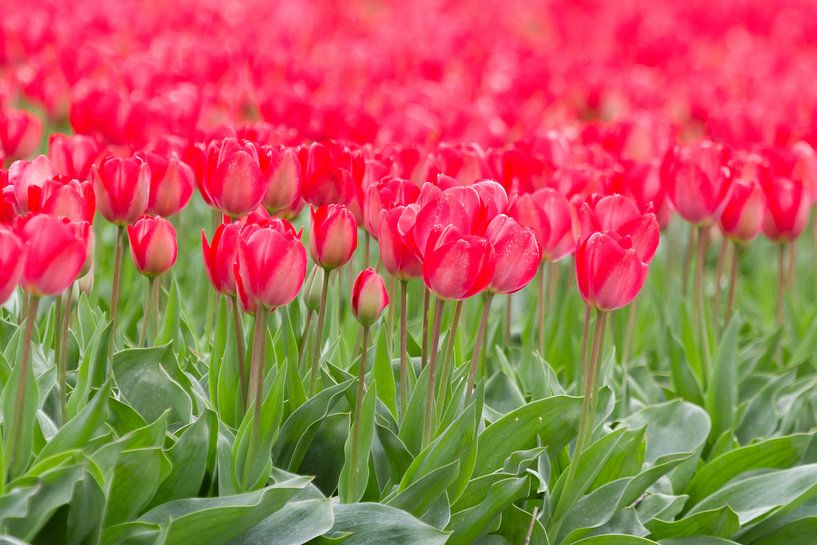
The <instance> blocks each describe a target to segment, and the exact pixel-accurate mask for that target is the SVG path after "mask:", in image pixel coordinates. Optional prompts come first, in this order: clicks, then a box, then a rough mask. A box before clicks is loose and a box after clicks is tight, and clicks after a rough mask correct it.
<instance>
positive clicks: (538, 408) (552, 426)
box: [474, 396, 581, 476]
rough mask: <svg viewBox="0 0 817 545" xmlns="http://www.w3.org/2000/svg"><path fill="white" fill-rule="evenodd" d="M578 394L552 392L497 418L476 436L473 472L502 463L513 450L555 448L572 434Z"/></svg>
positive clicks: (577, 410) (482, 470) (476, 474)
mask: <svg viewBox="0 0 817 545" xmlns="http://www.w3.org/2000/svg"><path fill="white" fill-rule="evenodd" d="M580 410H581V398H578V397H568V396H555V397H549V398H547V399H540V400H539V401H534V402H532V403H528V404H527V405H524V406H523V407H520V408H518V409H516V410H515V411H513V412H511V413H508V414H507V415H505V416H504V417H502V418H501V419H499V420H497V421H496V422H494V423H493V424H491V425H490V426H488V427H487V428H486V429H485V431H483V432H482V433H481V434H480V436H479V447H478V448H479V456H478V457H477V465H476V467H475V468H474V475H475V476H478V475H485V474H487V473H490V472H492V471H496V470H497V469H499V468H501V467H502V464H503V462H504V461H505V459H506V458H507V457H508V456H510V455H511V454H513V453H514V452H516V451H519V450H524V449H527V448H530V447H532V446H535V445H536V438H537V436H538V437H539V438H540V439H541V445H543V446H546V447H548V449H549V450H550V451H551V452H558V451H559V450H561V449H562V447H564V445H566V444H567V442H568V441H570V440H571V439H572V438H573V436H574V435H575V434H576V429H577V427H578V424H579V412H580Z"/></svg>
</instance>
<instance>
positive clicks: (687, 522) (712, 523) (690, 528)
mask: <svg viewBox="0 0 817 545" xmlns="http://www.w3.org/2000/svg"><path fill="white" fill-rule="evenodd" d="M646 526H647V528H648V529H649V530H650V532H651V533H650V537H652V538H653V539H666V538H670V537H673V538H674V537H686V536H697V535H710V536H715V537H724V538H725V537H730V536H732V535H734V534H735V532H737V531H738V528H740V521H739V520H738V515H737V513H735V512H734V511H733V510H732V509H731V508H730V507H729V506H725V507H721V508H718V509H711V510H709V511H699V512H698V513H695V514H693V515H690V516H687V517H685V518H683V519H681V520H677V521H673V522H670V521H663V520H659V519H653V520H652V521H650V522H648V523H647V525H646Z"/></svg>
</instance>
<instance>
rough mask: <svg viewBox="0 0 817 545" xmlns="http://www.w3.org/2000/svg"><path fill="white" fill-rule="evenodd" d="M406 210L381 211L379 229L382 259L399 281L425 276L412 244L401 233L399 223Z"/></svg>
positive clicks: (390, 272) (397, 208)
mask: <svg viewBox="0 0 817 545" xmlns="http://www.w3.org/2000/svg"><path fill="white" fill-rule="evenodd" d="M405 210H406V207H405V206H396V207H394V208H391V209H389V210H381V211H380V222H379V224H378V227H377V232H378V239H377V243H378V245H379V247H380V259H381V260H382V261H383V266H384V267H385V268H386V270H387V271H388V272H389V274H390V275H392V276H394V277H395V278H397V279H398V280H409V279H411V278H419V277H420V276H421V275H422V274H423V264H422V263H421V262H420V259H419V258H418V257H417V254H416V253H415V252H414V250H413V249H412V243H411V242H410V241H409V240H407V237H406V236H405V235H404V234H402V233H401V232H400V228H399V222H400V218H401V217H402V215H403V212H404V211H405Z"/></svg>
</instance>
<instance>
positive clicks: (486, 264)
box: [423, 226, 496, 301]
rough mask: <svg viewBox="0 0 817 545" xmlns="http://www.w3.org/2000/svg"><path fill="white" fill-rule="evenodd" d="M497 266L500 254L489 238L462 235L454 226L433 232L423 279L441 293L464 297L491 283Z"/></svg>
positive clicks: (429, 287) (453, 297) (424, 262)
mask: <svg viewBox="0 0 817 545" xmlns="http://www.w3.org/2000/svg"><path fill="white" fill-rule="evenodd" d="M495 270H496V254H495V252H494V248H493V247H492V246H491V244H490V243H489V242H488V241H487V240H486V239H485V238H483V237H478V236H474V235H465V236H462V235H460V234H459V232H458V231H457V229H456V228H454V227H450V226H449V227H446V228H444V229H443V231H442V232H441V233H439V234H437V233H433V234H432V235H431V237H430V240H429V245H428V248H427V249H426V255H425V258H424V260H423V280H424V282H425V285H426V287H428V289H429V290H431V291H432V292H433V293H434V294H435V295H437V296H438V297H440V298H442V299H450V300H457V301H460V300H462V299H467V298H469V297H471V296H472V295H476V294H477V293H479V292H481V291H482V290H484V289H485V288H487V287H488V285H489V284H490V283H491V279H492V278H493V277H494V272H495Z"/></svg>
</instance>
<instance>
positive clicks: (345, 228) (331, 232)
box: [309, 204, 357, 271]
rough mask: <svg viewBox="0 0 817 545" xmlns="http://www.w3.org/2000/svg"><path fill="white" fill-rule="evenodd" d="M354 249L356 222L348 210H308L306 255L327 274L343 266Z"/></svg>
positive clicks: (334, 206)
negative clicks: (308, 222) (309, 224)
mask: <svg viewBox="0 0 817 545" xmlns="http://www.w3.org/2000/svg"><path fill="white" fill-rule="evenodd" d="M355 248H357V222H356V221H355V217H354V216H353V215H352V213H351V212H350V211H349V209H348V208H347V207H345V206H343V205H339V204H327V205H323V206H319V207H318V208H313V209H312V229H311V232H310V234H309V255H310V257H312V260H313V261H314V262H315V263H317V264H318V265H320V266H321V267H323V268H324V269H326V270H328V271H331V270H332V269H336V268H338V267H341V266H343V265H345V264H346V263H347V262H348V261H349V260H350V259H351V258H352V254H353V253H354V251H355Z"/></svg>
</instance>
